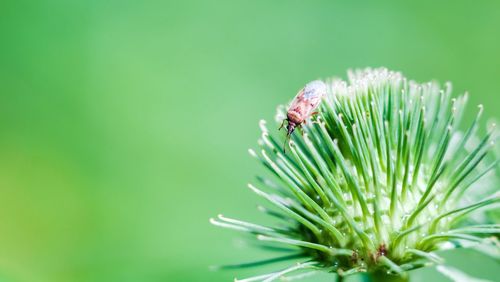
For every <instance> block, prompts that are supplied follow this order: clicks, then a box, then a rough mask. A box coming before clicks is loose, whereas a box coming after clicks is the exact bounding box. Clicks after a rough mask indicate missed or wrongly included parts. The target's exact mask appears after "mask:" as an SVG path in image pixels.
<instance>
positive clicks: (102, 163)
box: [0, 0, 500, 282]
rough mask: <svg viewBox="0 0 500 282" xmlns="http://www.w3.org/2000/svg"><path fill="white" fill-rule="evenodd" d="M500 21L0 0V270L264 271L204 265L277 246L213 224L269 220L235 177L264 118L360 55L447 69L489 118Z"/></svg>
mask: <svg viewBox="0 0 500 282" xmlns="http://www.w3.org/2000/svg"><path fill="white" fill-rule="evenodd" d="M375 2H376V3H375ZM499 30H500V2H499V1H476V2H471V1H449V2H443V1H411V2H410V1H299V0H295V1H285V0H273V1H269V0H257V1H234V0H233V1H226V0H224V1H128V0H121V1H106V0H103V1H95V0H88V1H70V0H68V1H23V0H17V1H1V2H0V89H1V93H0V281H42V282H45V281H47V282H52V281H54V282H59V281H103V282H104V281H232V279H233V277H234V276H235V275H236V274H238V277H246V276H248V275H253V274H256V273H261V272H263V271H265V270H266V269H256V270H244V271H239V272H238V271H225V272H213V271H210V270H209V266H210V265H214V264H225V263H231V262H233V263H236V262H243V261H251V260H255V259H259V258H266V257H270V256H271V254H268V253H264V252H262V251H257V250H255V249H254V248H253V247H252V246H245V245H244V243H243V241H242V240H241V237H240V235H239V234H237V233H232V232H230V231H226V230H220V229H217V228H215V227H212V226H211V225H209V223H208V218H209V217H212V216H215V215H217V214H218V213H224V214H225V215H230V216H235V217H239V218H243V219H253V218H261V216H260V215H258V214H257V211H255V204H256V202H257V201H258V199H257V197H256V196H253V195H252V194H251V192H250V191H249V190H248V189H246V188H245V186H246V183H247V182H248V181H252V180H253V179H254V177H255V175H256V174H259V173H262V172H263V169H262V168H260V166H259V165H258V163H257V162H255V161H254V160H253V159H252V158H250V157H249V156H248V155H247V151H246V150H247V148H249V147H255V144H256V140H257V138H258V135H259V131H258V126H257V123H258V120H259V119H261V118H266V119H270V118H272V116H273V115H274V110H275V107H276V105H277V104H280V103H284V102H286V101H288V100H289V99H290V98H291V97H292V96H293V95H295V93H296V91H297V90H298V89H299V88H300V87H301V86H303V85H304V84H305V83H306V82H307V81H310V80H313V79H316V78H326V77H329V76H332V75H340V76H344V77H345V71H346V70H347V69H348V68H355V67H365V66H372V67H377V66H386V67H389V68H392V69H395V70H401V71H403V72H404V74H405V75H407V76H408V77H410V78H413V79H416V80H419V81H426V80H430V79H437V80H440V81H443V82H444V81H447V80H450V81H452V82H453V83H454V89H455V91H456V93H461V92H463V91H466V90H467V91H469V92H470V93H471V97H470V101H471V104H470V107H469V108H468V112H467V115H466V116H467V117H469V118H470V117H471V116H472V115H473V114H474V112H475V106H474V105H475V104H478V103H484V104H485V105H486V110H485V111H486V116H487V117H493V116H495V114H497V112H496V111H497V109H498V108H499V107H500V96H499V87H498V82H499V80H500V32H499ZM449 257H450V261H451V263H452V264H454V265H456V266H460V267H463V269H464V270H466V271H467V273H470V274H474V275H476V276H479V277H488V276H487V274H488V273H498V271H499V266H500V264H499V263H498V262H496V261H491V260H488V259H486V258H483V257H482V255H480V254H477V253H470V252H468V251H466V250H461V251H458V252H456V253H455V254H454V255H452V256H449ZM413 276H414V279H415V280H414V281H448V280H446V279H445V278H444V277H443V276H441V275H439V274H438V273H437V272H436V271H434V270H432V269H426V270H419V271H417V272H415V273H414V275H413ZM493 277H495V276H493ZM328 278H329V279H330V280H331V277H328ZM490 279H491V278H490ZM497 279H498V278H497ZM327 281H328V279H327Z"/></svg>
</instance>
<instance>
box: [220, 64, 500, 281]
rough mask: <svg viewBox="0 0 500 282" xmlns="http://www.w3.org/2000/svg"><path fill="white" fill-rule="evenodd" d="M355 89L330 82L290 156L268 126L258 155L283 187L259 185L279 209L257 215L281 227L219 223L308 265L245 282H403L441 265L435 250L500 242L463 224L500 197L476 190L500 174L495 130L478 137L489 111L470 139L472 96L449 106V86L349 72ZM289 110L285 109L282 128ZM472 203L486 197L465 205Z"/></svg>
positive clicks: (495, 228) (487, 229)
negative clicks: (312, 279)
mask: <svg viewBox="0 0 500 282" xmlns="http://www.w3.org/2000/svg"><path fill="white" fill-rule="evenodd" d="M349 80H350V83H346V82H345V81H342V80H332V81H329V82H328V83H327V84H328V88H329V89H328V94H327V96H326V97H324V98H323V101H322V103H321V104H320V106H319V108H318V111H319V113H318V114H317V115H315V116H313V117H312V118H311V120H309V122H308V123H307V125H304V126H303V131H302V134H301V133H299V132H297V133H295V134H294V135H293V136H292V138H291V141H290V142H289V143H288V144H287V145H288V147H289V150H287V153H284V152H283V147H282V144H283V143H282V141H283V140H284V136H283V135H282V134H281V135H280V134H279V133H278V132H277V130H275V129H274V127H272V128H273V130H272V131H271V132H272V134H270V131H269V130H268V129H267V127H266V124H265V122H264V121H262V122H261V125H260V126H261V129H262V132H263V133H262V137H261V139H260V140H259V145H260V147H261V150H260V152H259V153H257V152H255V151H253V150H250V153H251V155H252V156H254V157H256V158H257V159H259V160H260V161H261V162H262V164H263V165H264V166H266V167H267V168H268V169H269V171H270V172H271V173H272V174H274V175H275V177H274V178H275V179H276V180H277V181H272V180H269V179H264V178H261V181H260V183H258V184H255V185H252V184H250V185H249V187H250V188H251V190H253V191H254V192H255V193H256V194H257V195H259V196H262V197H263V198H265V199H266V200H267V201H268V202H269V203H270V204H271V206H272V208H271V209H268V208H263V207H261V208H260V210H261V211H263V212H266V213H268V214H270V215H272V216H274V217H277V218H279V219H281V220H282V222H281V224H279V226H280V227H267V226H262V225H257V224H253V223H249V222H244V221H240V220H235V219H230V218H226V217H223V216H219V218H218V219H217V220H215V219H212V220H211V221H212V223H214V224H216V225H220V226H223V227H228V228H232V229H237V230H240V231H245V232H250V233H252V234H256V236H257V238H258V239H259V240H262V241H268V242H274V243H279V244H283V245H284V246H291V247H297V250H298V252H299V253H300V254H302V255H304V256H305V258H304V259H303V260H302V262H301V263H299V264H296V265H293V266H291V267H290V268H287V269H285V270H282V271H278V272H275V273H271V274H267V275H262V276H259V277H253V278H249V279H245V280H244V281H260V280H262V281H272V280H274V279H276V278H279V277H282V276H284V275H287V274H288V273H290V272H292V271H296V270H299V269H311V271H312V272H313V271H317V270H326V271H332V272H333V271H335V272H337V273H339V274H340V275H348V274H350V273H355V272H365V271H367V272H377V271H384V272H385V271H389V272H390V273H394V274H401V273H403V272H404V271H406V270H411V269H414V268H418V267H421V266H423V265H427V264H429V263H439V262H440V259H439V257H437V256H436V255H435V254H433V253H432V251H435V250H437V249H439V248H440V247H441V246H442V245H443V242H449V241H457V242H460V241H463V240H465V241H475V242H480V241H481V240H483V239H482V237H483V236H484V235H485V234H488V233H498V232H499V231H500V225H498V224H473V225H468V226H461V227H459V226H460V225H459V224H457V223H459V221H460V220H461V219H463V218H464V217H465V216H467V215H468V214H470V213H471V212H473V211H475V210H477V209H479V208H482V207H486V206H492V205H493V204H495V203H498V202H499V201H500V195H499V193H495V194H493V193H491V192H490V191H489V190H488V191H487V190H486V189H487V188H486V187H483V186H481V185H476V184H477V181H478V180H479V179H481V178H484V177H483V176H485V175H486V174H488V175H487V176H488V177H494V169H495V168H496V167H497V161H496V160H495V159H494V158H493V157H490V156H488V155H489V152H490V151H491V149H492V147H493V145H494V139H495V138H496V134H495V132H494V127H495V126H494V125H492V126H491V128H489V129H488V130H487V132H486V134H485V135H484V136H483V137H482V138H479V139H478V137H477V135H478V134H477V131H478V127H479V119H480V116H481V112H482V106H479V112H478V114H477V116H476V118H475V119H474V121H473V122H472V124H471V125H470V126H469V127H468V128H467V129H466V130H465V131H464V132H462V131H460V130H459V128H458V125H459V121H460V119H461V115H462V114H463V113H464V110H463V108H464V106H465V104H466V100H467V95H463V96H460V97H458V98H452V97H451V86H450V85H449V84H447V85H446V86H445V88H444V89H441V88H440V86H439V85H438V84H437V83H434V82H429V83H425V84H418V83H415V82H413V81H408V80H406V79H405V78H404V77H403V76H402V75H401V74H400V73H397V72H391V71H388V70H386V69H375V70H371V69H367V70H363V71H357V72H351V73H349ZM285 111H286V108H284V107H280V108H279V109H278V115H277V121H278V123H279V122H281V120H282V119H283V118H284V117H285V114H286V112H285ZM256 186H259V188H257V187H256ZM260 187H263V188H266V189H262V190H261V188H260ZM495 190H496V189H494V190H493V191H495ZM265 191H268V192H265ZM475 194H476V195H481V197H483V198H482V199H481V200H478V201H472V200H471V198H472V199H473V198H474V197H467V196H471V195H475ZM485 194H489V195H488V196H486V197H484V195H485Z"/></svg>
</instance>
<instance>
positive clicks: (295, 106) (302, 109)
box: [279, 80, 326, 151]
mask: <svg viewBox="0 0 500 282" xmlns="http://www.w3.org/2000/svg"><path fill="white" fill-rule="evenodd" d="M324 95H326V84H325V83H324V82H323V81H321V80H314V81H311V82H309V83H308V84H306V86H304V88H302V89H301V90H300V91H299V93H297V95H296V96H295V98H293V100H292V103H290V107H288V110H287V113H286V119H284V120H283V122H282V123H281V126H280V128H279V129H281V128H283V126H284V125H285V121H286V122H287V125H286V130H287V134H286V139H285V144H286V141H287V140H288V139H290V136H291V135H292V133H293V131H294V130H295V128H297V127H301V126H302V123H304V124H305V123H306V119H308V118H309V117H310V116H311V115H313V114H314V113H315V112H314V110H315V109H316V108H317V107H318V105H319V103H320V102H321V98H322V97H323V96H324ZM284 148H285V147H284V146H283V151H284Z"/></svg>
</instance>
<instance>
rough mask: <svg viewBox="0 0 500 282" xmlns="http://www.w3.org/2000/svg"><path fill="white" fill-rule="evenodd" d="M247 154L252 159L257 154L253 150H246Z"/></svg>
mask: <svg viewBox="0 0 500 282" xmlns="http://www.w3.org/2000/svg"><path fill="white" fill-rule="evenodd" d="M248 153H249V154H250V156H252V157H257V153H256V152H255V150H254V149H248Z"/></svg>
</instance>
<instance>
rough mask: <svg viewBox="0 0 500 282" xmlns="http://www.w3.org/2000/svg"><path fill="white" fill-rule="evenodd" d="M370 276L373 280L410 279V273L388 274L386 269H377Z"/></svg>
mask: <svg viewBox="0 0 500 282" xmlns="http://www.w3.org/2000/svg"><path fill="white" fill-rule="evenodd" d="M370 278H371V281H372V282H408V281H410V279H409V277H408V274H406V273H405V274H401V275H394V274H388V273H387V272H385V271H382V270H380V271H376V272H373V273H370Z"/></svg>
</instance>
